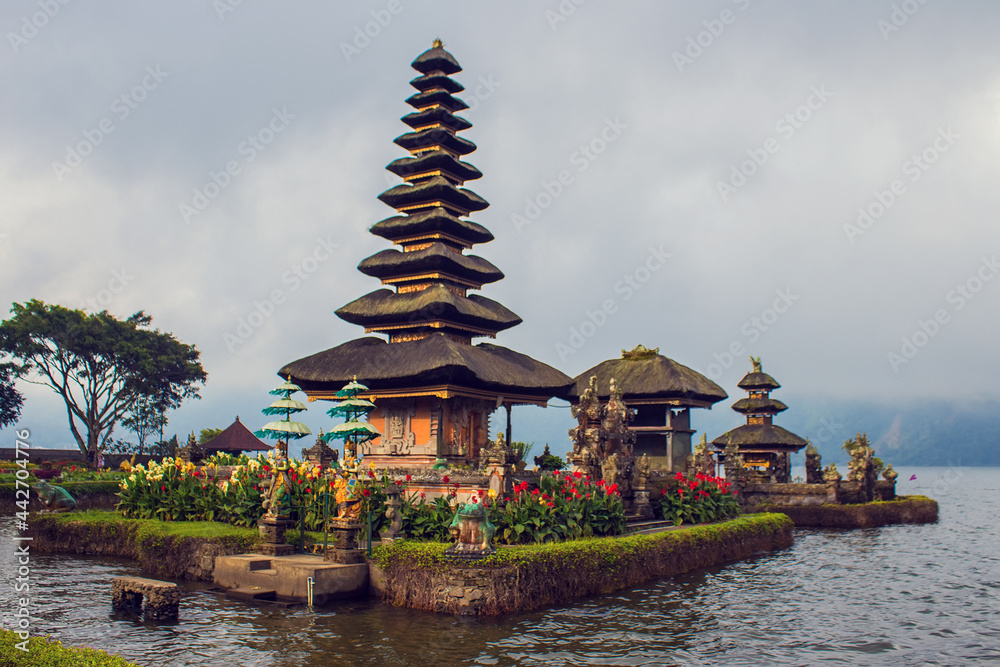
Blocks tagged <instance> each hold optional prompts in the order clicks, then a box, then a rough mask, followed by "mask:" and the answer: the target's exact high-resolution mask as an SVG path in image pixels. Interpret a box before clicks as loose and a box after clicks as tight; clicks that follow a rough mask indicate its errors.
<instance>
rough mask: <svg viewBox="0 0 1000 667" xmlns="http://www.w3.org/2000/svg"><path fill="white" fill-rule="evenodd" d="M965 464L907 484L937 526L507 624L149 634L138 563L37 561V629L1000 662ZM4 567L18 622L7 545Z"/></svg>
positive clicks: (714, 658)
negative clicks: (127, 612)
mask: <svg viewBox="0 0 1000 667" xmlns="http://www.w3.org/2000/svg"><path fill="white" fill-rule="evenodd" d="M959 471H960V476H961V479H962V484H961V485H958V484H954V483H943V482H942V481H941V480H944V481H945V482H947V481H948V480H953V479H955V475H956V473H955V471H954V470H944V469H930V468H923V469H918V470H916V472H917V474H918V477H919V478H920V479H921V480H928V481H927V482H925V483H924V485H923V486H924V488H923V489H922V490H919V489H917V488H916V484H912V483H911V485H910V486H911V487H913V488H909V489H907V488H906V486H907V485H906V483H901V484H900V486H901V487H903V492H904V493H906V492H908V493H915V492H921V491H922V492H924V493H926V494H927V495H932V496H934V497H936V498H937V499H938V500H939V502H940V503H941V521H940V523H938V524H936V525H929V526H892V527H886V528H875V529H864V530H857V531H836V530H800V531H798V532H797V533H796V541H795V544H794V546H792V547H791V548H788V549H785V550H782V551H780V552H776V553H770V554H762V555H759V556H756V557H754V558H751V559H749V560H746V561H742V562H738V563H732V564H729V565H726V566H724V567H717V568H712V569H709V570H704V571H700V572H695V573H689V574H687V575H683V576H679V577H674V578H672V579H666V580H662V581H658V582H653V583H650V584H647V585H645V586H641V587H638V588H634V589H631V590H628V591H623V592H621V593H618V594H616V595H612V596H605V597H594V598H588V599H585V600H581V601H580V602H578V603H576V604H573V605H569V606H566V607H558V608H552V609H547V610H543V611H540V612H532V613H526V614H519V615H514V616H510V617H506V618H503V619H486V620H473V619H464V618H453V617H449V616H438V615H434V614H425V613H417V612H412V611H408V610H403V609H395V608H391V607H388V606H385V605H381V604H376V603H373V602H369V601H360V602H350V603H341V604H338V605H335V606H333V607H330V608H326V609H324V610H322V611H317V612H315V613H313V612H310V611H308V610H307V609H304V608H295V609H290V610H285V609H275V608H270V607H253V606H247V605H243V604H240V603H234V602H230V601H228V600H225V599H223V598H218V597H216V596H213V595H210V594H206V593H204V592H203V589H204V586H203V585H197V584H191V583H182V586H183V589H184V596H183V599H182V602H181V609H182V613H181V619H180V620H179V621H178V622H177V623H173V624H164V625H152V624H143V623H141V622H138V621H136V620H135V619H133V618H130V617H128V616H121V615H116V614H115V613H114V612H113V611H112V609H111V604H110V581H111V578H112V577H115V576H119V575H137V574H139V571H138V568H137V567H136V566H135V565H134V564H133V563H131V562H128V561H122V560H116V559H106V558H73V557H56V556H40V555H39V556H34V555H33V556H32V567H33V574H32V576H33V582H32V583H33V586H34V593H33V603H34V604H35V607H34V609H33V619H32V623H33V626H32V630H33V634H42V633H51V634H53V635H54V636H56V637H58V638H59V639H60V640H62V641H63V642H64V643H66V644H85V645H90V646H97V647H100V648H104V649H107V650H110V651H112V652H114V653H118V654H120V655H122V656H124V657H126V658H128V659H129V660H132V661H135V662H137V663H139V664H143V665H157V666H158V667H159V666H167V665H233V664H240V665H251V666H257V665H260V666H264V665H268V666H270V665H279V666H284V665H288V666H291V665H329V664H336V665H380V666H381V665H421V666H423V665H435V666H437V665H442V666H443V665H469V664H477V665H491V666H492V665H495V666H497V667H505V666H508V665H581V666H583V665H587V666H589V665H681V666H701V665H733V666H743V665H747V666H751V665H752V666H754V667H759V666H760V665H824V666H825V665H906V666H910V665H949V666H951V665H963V664H983V663H989V662H995V663H1000V621H998V620H997V619H998V618H1000V533H998V528H997V526H996V523H995V520H994V518H995V517H996V516H997V515H998V514H1000V491H998V490H997V487H996V484H995V482H994V480H995V479H996V477H997V473H998V471H997V470H996V469H992V470H991V469H972V468H963V469H959ZM911 472H914V471H912V470H911V471H901V475H900V479H907V478H908V477H909V475H910V474H911ZM984 489H989V491H984ZM11 532H12V525H11V523H10V522H9V520H0V535H3V536H9V535H10V534H11ZM7 543H8V544H13V542H12V541H10V540H7ZM0 558H2V559H3V561H2V562H3V564H4V565H6V567H5V569H4V571H5V573H8V574H6V575H5V576H6V578H7V585H6V586H4V591H3V593H2V594H0V602H2V605H3V607H2V609H3V610H4V611H5V614H4V616H3V620H2V624H3V626H4V627H12V623H13V618H12V617H11V615H10V612H9V610H11V609H12V608H13V607H12V605H13V604H14V600H13V597H14V593H13V583H14V582H13V576H12V575H11V574H10V573H12V572H13V571H14V567H13V564H14V556H13V548H10V549H7V550H4V551H3V553H0Z"/></svg>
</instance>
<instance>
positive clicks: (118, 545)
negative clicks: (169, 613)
mask: <svg viewBox="0 0 1000 667" xmlns="http://www.w3.org/2000/svg"><path fill="white" fill-rule="evenodd" d="M28 526H29V531H30V534H31V535H32V536H33V537H34V538H35V541H34V542H33V543H32V549H33V550H37V551H38V552H40V553H78V554H86V555H90V556H120V557H124V558H133V559H136V560H138V561H139V565H140V567H142V570H143V572H144V573H146V574H149V575H151V576H160V577H169V578H174V579H181V578H184V577H185V576H186V573H187V570H188V568H189V567H191V566H192V565H197V560H198V554H199V551H203V548H204V547H211V551H212V553H213V555H224V554H237V553H246V552H248V551H253V550H254V549H255V548H256V547H257V546H258V545H259V544H260V534H259V533H258V531H257V530H255V529H251V528H238V527H236V526H230V525H229V524H224V523H217V522H212V521H160V520H158V519H126V518H124V517H122V516H121V515H120V514H118V513H117V512H108V511H101V510H90V511H87V512H68V513H65V514H48V513H45V514H31V515H29V516H28Z"/></svg>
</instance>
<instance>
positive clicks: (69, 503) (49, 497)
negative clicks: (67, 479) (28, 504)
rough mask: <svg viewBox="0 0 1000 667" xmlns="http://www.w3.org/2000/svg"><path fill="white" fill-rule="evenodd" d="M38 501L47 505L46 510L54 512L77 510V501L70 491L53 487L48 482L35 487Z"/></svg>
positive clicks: (42, 482)
mask: <svg viewBox="0 0 1000 667" xmlns="http://www.w3.org/2000/svg"><path fill="white" fill-rule="evenodd" d="M34 489H35V493H37V494H38V499H39V500H41V501H42V504H44V505H45V509H47V510H51V511H52V512H69V511H70V510H74V509H76V500H74V499H73V496H71V495H70V493H69V491H67V490H66V489H64V488H62V487H61V486H52V485H51V484H49V483H48V482H46V481H44V480H43V481H41V482H39V483H38V484H35V485H34Z"/></svg>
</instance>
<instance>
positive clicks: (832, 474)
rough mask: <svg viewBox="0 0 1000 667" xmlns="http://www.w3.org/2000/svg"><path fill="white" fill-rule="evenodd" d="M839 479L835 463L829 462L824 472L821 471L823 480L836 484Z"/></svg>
mask: <svg viewBox="0 0 1000 667" xmlns="http://www.w3.org/2000/svg"><path fill="white" fill-rule="evenodd" d="M841 479H842V477H841V476H840V472H839V471H838V470H837V464H836V463H831V464H830V467H828V468H827V469H826V472H824V473H823V481H824V482H826V483H827V484H837V483H839V482H840V480H841Z"/></svg>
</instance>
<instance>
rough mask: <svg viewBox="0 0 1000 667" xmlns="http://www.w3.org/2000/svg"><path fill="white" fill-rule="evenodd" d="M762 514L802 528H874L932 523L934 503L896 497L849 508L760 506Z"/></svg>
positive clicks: (927, 499)
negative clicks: (786, 519)
mask: <svg viewBox="0 0 1000 667" xmlns="http://www.w3.org/2000/svg"><path fill="white" fill-rule="evenodd" d="M760 508H761V511H762V512H780V513H782V514H785V515H787V516H789V517H791V519H792V521H794V522H795V525H796V526H799V527H803V528H848V529H849V528H876V527H878V526H891V525H895V524H901V523H935V522H936V521H937V520H938V504H937V501H936V500H934V499H932V498H928V497H926V496H897V497H896V499H895V500H886V501H881V500H876V501H874V502H870V503H858V504H852V505H834V504H830V503H825V504H823V505H791V506H781V505H761V506H760Z"/></svg>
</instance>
